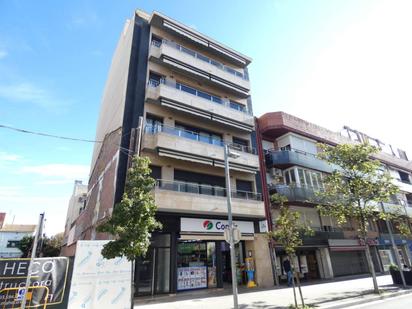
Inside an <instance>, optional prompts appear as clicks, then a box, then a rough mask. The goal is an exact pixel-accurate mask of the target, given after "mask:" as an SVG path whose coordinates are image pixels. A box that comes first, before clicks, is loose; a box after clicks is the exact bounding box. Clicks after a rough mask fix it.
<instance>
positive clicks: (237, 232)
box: [223, 227, 241, 244]
mask: <svg viewBox="0 0 412 309" xmlns="http://www.w3.org/2000/svg"><path fill="white" fill-rule="evenodd" d="M223 234H224V236H225V241H226V242H227V243H230V229H229V228H227V229H225V230H224V231H223ZM240 235H241V233H240V229H238V228H237V227H234V228H233V243H234V244H237V243H238V242H239V241H240Z"/></svg>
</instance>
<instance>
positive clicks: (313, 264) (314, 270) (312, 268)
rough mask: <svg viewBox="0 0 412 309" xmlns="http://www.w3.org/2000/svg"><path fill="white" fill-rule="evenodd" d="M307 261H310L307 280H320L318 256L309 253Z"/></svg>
mask: <svg viewBox="0 0 412 309" xmlns="http://www.w3.org/2000/svg"><path fill="white" fill-rule="evenodd" d="M306 259H307V261H308V273H307V278H308V279H318V278H319V275H318V262H317V260H316V255H315V253H309V254H308V255H307V256H306Z"/></svg>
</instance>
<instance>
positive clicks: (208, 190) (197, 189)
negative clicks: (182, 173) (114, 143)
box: [156, 179, 262, 201]
mask: <svg viewBox="0 0 412 309" xmlns="http://www.w3.org/2000/svg"><path fill="white" fill-rule="evenodd" d="M156 188H158V189H161V190H169V191H175V192H184V193H193V194H201V195H210V196H217V197H226V189H225V188H223V187H219V186H211V185H205V184H197V183H191V182H185V181H176V180H162V179H158V180H156ZM231 196H232V198H237V199H243V200H253V201H261V200H262V195H261V194H260V193H255V192H247V191H240V190H237V191H231Z"/></svg>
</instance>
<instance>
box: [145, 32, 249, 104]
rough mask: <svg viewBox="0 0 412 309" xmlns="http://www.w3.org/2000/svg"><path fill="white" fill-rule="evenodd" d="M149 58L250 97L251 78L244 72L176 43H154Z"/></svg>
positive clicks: (165, 41)
mask: <svg viewBox="0 0 412 309" xmlns="http://www.w3.org/2000/svg"><path fill="white" fill-rule="evenodd" d="M149 58H150V59H152V60H154V61H158V62H161V63H164V64H166V65H168V66H171V67H172V68H173V69H178V70H179V71H180V72H182V73H184V74H189V75H190V76H191V77H193V76H196V77H200V78H203V79H205V80H208V81H210V82H212V83H213V84H215V85H217V86H219V87H223V88H226V89H228V90H230V91H234V92H236V93H237V94H239V95H242V96H244V97H247V96H248V95H249V91H250V82H249V77H248V76H247V74H246V73H245V72H244V71H243V70H242V71H241V70H240V69H234V68H231V67H229V66H225V65H223V64H222V63H220V62H218V61H215V60H213V59H210V58H209V57H206V56H204V55H202V54H200V53H198V52H195V51H193V50H191V49H188V48H186V47H184V46H182V45H180V44H177V43H175V42H171V41H167V40H163V41H162V43H160V42H156V41H152V44H151V46H150V51H149Z"/></svg>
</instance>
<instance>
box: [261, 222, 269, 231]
mask: <svg viewBox="0 0 412 309" xmlns="http://www.w3.org/2000/svg"><path fill="white" fill-rule="evenodd" d="M268 231H269V229H268V222H267V221H266V220H262V221H259V232H261V233H266V232H268Z"/></svg>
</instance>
